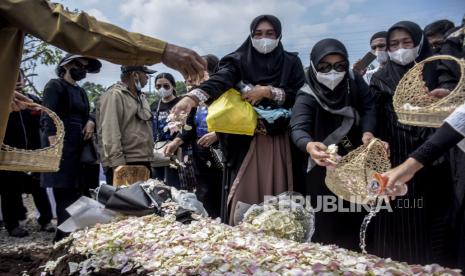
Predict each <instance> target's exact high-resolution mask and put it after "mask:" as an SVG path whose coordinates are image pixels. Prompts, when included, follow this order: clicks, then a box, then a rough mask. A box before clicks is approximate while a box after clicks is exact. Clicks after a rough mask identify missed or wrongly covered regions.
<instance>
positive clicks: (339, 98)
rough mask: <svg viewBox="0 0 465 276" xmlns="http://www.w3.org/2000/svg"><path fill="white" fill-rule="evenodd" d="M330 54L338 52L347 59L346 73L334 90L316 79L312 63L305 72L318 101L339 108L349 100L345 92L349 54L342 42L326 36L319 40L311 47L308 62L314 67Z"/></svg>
mask: <svg viewBox="0 0 465 276" xmlns="http://www.w3.org/2000/svg"><path fill="white" fill-rule="evenodd" d="M330 54H339V55H341V56H343V57H344V59H345V60H346V61H347V68H346V75H345V77H344V79H343V80H342V81H341V82H340V83H339V84H338V85H337V86H336V87H335V88H334V90H331V89H329V88H328V87H326V86H325V85H324V84H321V83H320V82H319V81H318V80H317V78H316V73H315V71H314V69H313V68H312V65H310V67H309V68H308V72H307V77H308V84H309V85H310V88H311V89H312V90H313V92H314V93H315V94H316V95H317V96H318V98H319V99H320V101H322V102H323V103H325V104H326V105H327V106H328V107H330V108H332V109H340V108H342V107H343V106H345V105H347V104H348V101H349V99H348V98H349V97H348V93H347V92H348V91H347V89H348V88H347V86H348V81H347V78H348V77H349V54H348V53H347V49H346V47H345V46H344V44H342V42H340V41H339V40H336V39H332V38H327V39H323V40H320V41H319V42H318V43H316V44H315V46H313V48H312V52H311V53H310V62H311V63H312V64H313V66H314V67H315V68H316V67H317V65H318V63H320V61H321V60H322V59H323V58H324V57H325V56H327V55H330Z"/></svg>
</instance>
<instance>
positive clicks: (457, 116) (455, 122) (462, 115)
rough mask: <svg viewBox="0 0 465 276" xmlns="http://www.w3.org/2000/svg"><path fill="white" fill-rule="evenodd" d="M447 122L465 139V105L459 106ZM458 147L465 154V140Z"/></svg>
mask: <svg viewBox="0 0 465 276" xmlns="http://www.w3.org/2000/svg"><path fill="white" fill-rule="evenodd" d="M445 121H446V122H447V123H448V124H449V125H451V126H452V128H453V129H455V130H456V131H457V132H458V133H460V134H462V135H463V136H464V137H465V104H462V105H461V106H459V107H458V108H457V109H456V110H455V111H454V112H452V114H450V115H449V117H447V118H446V120H445ZM457 146H459V147H460V148H461V149H462V150H463V151H464V152H465V139H463V140H462V141H461V142H460V143H458V144H457Z"/></svg>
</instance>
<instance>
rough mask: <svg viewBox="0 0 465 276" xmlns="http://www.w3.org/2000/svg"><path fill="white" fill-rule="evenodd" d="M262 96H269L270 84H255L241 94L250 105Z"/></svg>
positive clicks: (262, 97)
mask: <svg viewBox="0 0 465 276" xmlns="http://www.w3.org/2000/svg"><path fill="white" fill-rule="evenodd" d="M264 98H268V99H269V98H271V87H270V86H263V85H255V86H254V88H252V90H250V91H248V92H245V93H244V94H242V99H244V100H246V101H248V102H249V103H251V104H252V105H255V104H256V103H258V102H259V101H260V100H262V99H264Z"/></svg>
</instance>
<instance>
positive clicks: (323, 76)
mask: <svg viewBox="0 0 465 276" xmlns="http://www.w3.org/2000/svg"><path fill="white" fill-rule="evenodd" d="M315 71H316V70H315ZM345 75H346V72H345V71H344V72H338V71H336V70H334V69H331V71H329V72H328V73H321V72H318V71H317V72H316V79H317V80H318V82H320V83H321V84H323V85H324V86H326V87H328V88H329V89H331V90H334V88H336V86H337V85H338V84H339V83H340V82H341V81H342V80H343V79H344V77H345Z"/></svg>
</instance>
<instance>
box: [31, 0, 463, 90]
mask: <svg viewBox="0 0 465 276" xmlns="http://www.w3.org/2000/svg"><path fill="white" fill-rule="evenodd" d="M55 1H56V2H58V3H61V4H63V5H64V6H66V7H68V8H69V9H70V10H74V9H78V10H81V11H85V12H87V13H89V14H90V15H92V16H94V17H96V18H97V19H98V20H101V21H106V22H110V23H112V24H115V25H117V26H119V27H122V28H124V29H127V30H129V31H132V32H138V33H142V34H145V35H149V36H153V37H156V38H158V39H161V40H164V41H168V42H169V43H172V44H176V45H180V46H184V47H187V48H191V49H194V50H195V51H197V52H198V53H199V54H200V55H205V54H215V55H217V56H218V57H220V58H221V57H222V56H224V55H226V54H228V53H230V52H233V51H234V50H235V49H237V48H238V47H239V46H240V45H241V44H242V43H243V42H244V41H245V39H247V38H248V35H249V25H250V22H251V21H252V20H253V19H254V18H255V17H256V16H258V15H260V14H273V15H275V16H277V17H278V18H279V19H280V21H281V24H282V27H283V31H282V43H283V45H284V49H285V50H287V51H290V52H298V53H299V57H300V59H301V60H302V63H303V65H304V66H308V64H309V53H310V51H311V48H312V46H313V45H314V44H315V43H316V42H318V41H319V40H321V39H324V38H336V39H339V40H340V41H342V42H343V43H344V44H345V46H346V47H347V49H348V51H349V59H350V60H351V62H354V61H356V60H358V59H359V58H361V57H362V56H363V55H364V54H365V53H366V52H367V51H368V50H369V39H370V37H371V35H372V34H374V33H375V32H378V31H381V30H387V29H388V28H389V27H390V26H391V25H393V24H394V23H396V22H398V21H401V20H410V21H414V22H416V23H417V24H419V25H420V26H421V27H422V28H423V27H424V26H426V25H427V24H429V23H431V22H433V21H435V20H439V19H449V20H451V21H453V22H454V23H455V24H460V23H461V20H462V17H463V15H464V14H465V1H464V0H386V1H374V0H294V1H286V0H235V1H224V0H216V1H214V0H195V1H194V0H79V1H72V0H55ZM151 68H152V69H155V70H157V71H158V72H170V73H173V74H174V76H175V78H176V80H181V81H182V80H183V79H182V76H181V75H180V74H179V73H177V72H175V71H173V70H171V69H170V68H167V67H166V66H164V65H162V64H156V65H153V66H151ZM36 73H37V74H38V76H36V77H34V79H33V81H34V83H35V84H36V87H37V88H38V89H39V90H42V89H43V87H44V86H45V84H46V82H47V81H48V80H49V79H51V78H55V77H56V75H55V73H54V67H53V66H42V65H41V66H38V67H37V69H36ZM119 73H120V66H118V65H115V64H111V63H109V62H103V67H102V69H101V72H100V73H99V74H95V75H93V74H89V75H88V77H87V78H86V79H85V80H83V81H82V82H84V81H91V82H95V83H98V84H102V85H103V86H105V87H108V86H110V85H111V84H113V83H115V82H116V81H117V80H118V79H119Z"/></svg>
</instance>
